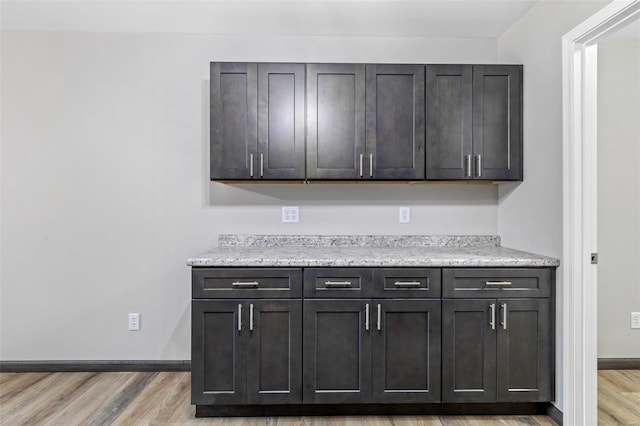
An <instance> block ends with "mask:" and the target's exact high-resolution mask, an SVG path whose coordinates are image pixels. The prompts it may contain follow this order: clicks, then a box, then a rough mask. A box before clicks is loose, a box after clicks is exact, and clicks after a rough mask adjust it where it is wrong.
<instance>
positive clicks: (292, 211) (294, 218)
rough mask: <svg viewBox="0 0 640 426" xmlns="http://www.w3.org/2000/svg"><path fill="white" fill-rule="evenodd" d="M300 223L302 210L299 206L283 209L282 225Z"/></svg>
mask: <svg viewBox="0 0 640 426" xmlns="http://www.w3.org/2000/svg"><path fill="white" fill-rule="evenodd" d="M298 222H300V210H299V209H298V206H285V207H282V223H298Z"/></svg>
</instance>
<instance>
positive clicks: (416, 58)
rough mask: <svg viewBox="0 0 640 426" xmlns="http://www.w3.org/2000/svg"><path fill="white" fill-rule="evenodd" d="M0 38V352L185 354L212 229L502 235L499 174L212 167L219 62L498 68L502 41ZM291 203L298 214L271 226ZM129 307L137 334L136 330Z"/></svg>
mask: <svg viewBox="0 0 640 426" xmlns="http://www.w3.org/2000/svg"><path fill="white" fill-rule="evenodd" d="M302 30H303V29H302ZM302 30H301V31H302ZM1 43H2V44H1V49H0V51H1V55H2V56H1V58H0V59H1V70H0V71H1V96H2V98H1V103H2V110H1V114H2V115H1V120H2V129H1V134H0V136H1V140H2V145H1V150H2V152H1V161H2V163H1V188H0V189H1V194H0V196H1V199H0V201H1V210H0V213H1V226H0V232H1V235H2V240H1V259H0V260H1V272H0V280H1V282H0V299H1V300H0V303H1V305H0V338H1V341H0V343H1V344H0V359H2V360H56V359H68V360H83V359H87V360H88V359H123V360H127V359H149V360H153V359H167V360H172V359H188V358H189V356H190V346H189V345H190V334H189V330H190V317H189V315H190V308H189V302H190V275H189V270H188V268H187V267H186V265H185V260H186V258H187V257H188V256H190V255H193V254H195V253H198V252H201V251H204V250H206V249H208V248H210V247H212V246H214V245H215V242H216V239H217V235H218V234H220V233H322V234H327V233H340V234H347V233H356V234H365V233H373V234H385V233H388V234H447V233H452V234H495V233H496V232H497V223H498V217H497V211H498V207H497V191H498V190H497V188H496V187H495V186H475V185H474V186H465V185H460V186H456V185H435V186H429V185H415V186H408V185H340V186H339V185H306V186H303V185H277V186H276V185H270V186H263V185H260V186H246V185H245V186H233V187H231V186H224V185H221V184H218V183H210V182H209V181H208V176H207V174H208V160H207V158H208V133H209V131H208V104H209V99H208V78H209V76H208V69H209V61H213V60H224V61H232V60H236V61H291V62H294V61H299V62H312V61H319V62H320V61H324V62H400V63H402V62H414V63H437V62H444V63H446V62H452V63H456V62H457V63H474V62H476V63H477V62H479V63H492V62H495V61H496V56H497V50H496V40H495V39H433V38H432V39H427V38H390V37H364V38H358V37H326V36H323V37H307V36H303V35H298V36H265V35H261V36H257V35H235V36H225V35H195V34H191V35H189V34H113V33H82V32H75V33H72V32H19V31H7V32H4V33H3V34H2V40H1ZM282 205H299V206H300V215H301V223H300V224H297V225H292V224H287V225H283V224H281V223H279V220H280V206H282ZM400 205H409V206H412V207H413V211H412V223H411V224H410V225H399V224H397V216H398V214H397V207H398V206H400ZM128 312H140V314H141V326H142V329H141V331H139V332H128V331H126V327H127V325H126V319H127V313H128Z"/></svg>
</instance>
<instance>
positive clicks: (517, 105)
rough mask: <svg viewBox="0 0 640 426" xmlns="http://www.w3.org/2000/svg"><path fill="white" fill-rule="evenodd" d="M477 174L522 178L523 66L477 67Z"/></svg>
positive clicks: (475, 169) (475, 93)
mask: <svg viewBox="0 0 640 426" xmlns="http://www.w3.org/2000/svg"><path fill="white" fill-rule="evenodd" d="M473 154H474V163H475V164H474V177H475V178H476V179H484V180H522V66H521V65H475V66H474V67H473Z"/></svg>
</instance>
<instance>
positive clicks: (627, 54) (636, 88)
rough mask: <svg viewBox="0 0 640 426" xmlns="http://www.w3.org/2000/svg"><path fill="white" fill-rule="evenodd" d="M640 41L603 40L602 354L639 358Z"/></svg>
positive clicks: (600, 140)
mask: <svg viewBox="0 0 640 426" xmlns="http://www.w3.org/2000/svg"><path fill="white" fill-rule="evenodd" d="M639 117H640V40H617V39H614V40H604V41H601V42H599V43H598V357H599V358H640V330H632V329H631V327H630V317H629V315H630V313H631V312H640V167H638V165H639V164H640V120H639V119H638V118H639Z"/></svg>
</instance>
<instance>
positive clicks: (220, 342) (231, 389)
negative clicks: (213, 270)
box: [191, 300, 248, 404]
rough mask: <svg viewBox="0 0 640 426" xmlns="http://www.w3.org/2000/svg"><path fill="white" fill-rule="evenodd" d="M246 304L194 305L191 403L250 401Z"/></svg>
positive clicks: (209, 303) (240, 402)
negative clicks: (243, 325) (242, 324)
mask: <svg viewBox="0 0 640 426" xmlns="http://www.w3.org/2000/svg"><path fill="white" fill-rule="evenodd" d="M241 306H242V301H239V300H224V301H215V302H212V301H207V300H194V301H193V302H192V310H191V314H192V317H191V318H192V319H191V330H192V333H191V368H192V372H191V402H192V403H193V404H244V403H245V402H246V398H247V393H246V380H245V377H246V357H245V354H246V339H244V338H243V337H244V335H245V334H247V333H248V330H247V329H246V328H245V329H243V330H240V328H241V327H240V324H239V323H238V320H239V319H240V317H241V316H242V312H241V311H242V308H241Z"/></svg>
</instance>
